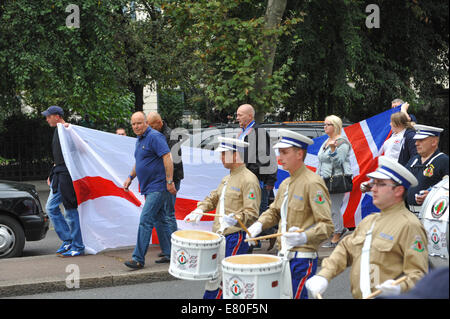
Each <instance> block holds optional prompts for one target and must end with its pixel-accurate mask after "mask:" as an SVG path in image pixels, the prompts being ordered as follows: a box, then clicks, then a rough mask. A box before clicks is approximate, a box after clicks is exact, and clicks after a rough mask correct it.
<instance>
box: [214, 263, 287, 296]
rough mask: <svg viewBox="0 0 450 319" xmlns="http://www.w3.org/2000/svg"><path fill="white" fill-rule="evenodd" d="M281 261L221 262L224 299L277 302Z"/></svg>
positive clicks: (279, 288)
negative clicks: (275, 300)
mask: <svg viewBox="0 0 450 319" xmlns="http://www.w3.org/2000/svg"><path fill="white" fill-rule="evenodd" d="M282 268H283V266H282V260H281V258H280V257H277V256H272V255H263V254H248V255H237V256H230V257H227V258H225V259H224V260H223V261H222V276H223V298H224V299H279V298H280V290H281V287H280V284H281V272H282Z"/></svg>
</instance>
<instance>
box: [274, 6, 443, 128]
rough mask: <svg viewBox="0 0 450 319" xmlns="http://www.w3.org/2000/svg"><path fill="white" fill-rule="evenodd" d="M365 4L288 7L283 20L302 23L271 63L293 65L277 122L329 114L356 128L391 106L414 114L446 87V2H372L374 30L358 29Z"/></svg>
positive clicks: (365, 14) (316, 117)
mask: <svg viewBox="0 0 450 319" xmlns="http://www.w3.org/2000/svg"><path fill="white" fill-rule="evenodd" d="M370 3H371V2H370V1H348V0H338V1H331V0H317V1H297V2H295V1H292V2H289V4H288V8H287V10H286V16H287V17H291V16H294V17H295V16H296V17H303V22H302V23H299V24H298V25H296V30H295V31H294V32H293V35H288V36H284V37H283V38H282V40H281V44H280V47H281V50H279V54H278V56H277V63H278V64H279V65H281V64H283V63H285V61H287V60H288V59H289V58H291V59H294V63H293V64H292V65H291V69H290V72H289V74H288V76H289V77H290V78H291V79H292V80H289V81H288V82H287V83H286V85H285V90H289V91H291V92H293V94H292V95H291V96H290V97H289V98H288V99H287V101H286V107H285V108H284V109H282V113H281V118H283V119H291V120H292V119H296V118H297V119H301V118H303V119H308V120H321V119H323V118H324V117H325V116H326V115H329V114H333V113H335V114H337V115H340V116H342V117H346V118H348V119H350V120H351V121H354V122H356V121H360V120H361V119H363V118H367V117H368V116H370V115H374V114H376V113H379V112H381V111H383V110H385V109H386V108H389V106H390V102H391V101H392V100H393V99H394V98H403V99H404V100H406V101H408V102H409V103H410V104H411V111H412V112H421V110H424V108H426V106H427V104H429V103H431V101H432V100H433V99H434V98H435V96H436V94H437V93H438V92H439V89H442V87H443V85H442V83H444V82H446V81H447V85H448V2H446V1H387V0H385V1H378V2H377V3H378V6H379V8H380V28H368V27H367V26H366V24H365V20H366V18H367V16H368V13H366V12H365V8H366V6H367V5H368V4H370ZM447 118H448V111H447ZM419 119H420V117H419Z"/></svg>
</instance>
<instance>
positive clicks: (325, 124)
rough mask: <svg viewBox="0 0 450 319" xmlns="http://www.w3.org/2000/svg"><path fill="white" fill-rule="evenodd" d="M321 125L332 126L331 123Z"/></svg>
mask: <svg viewBox="0 0 450 319" xmlns="http://www.w3.org/2000/svg"><path fill="white" fill-rule="evenodd" d="M323 126H333V124H328V123H324V124H323Z"/></svg>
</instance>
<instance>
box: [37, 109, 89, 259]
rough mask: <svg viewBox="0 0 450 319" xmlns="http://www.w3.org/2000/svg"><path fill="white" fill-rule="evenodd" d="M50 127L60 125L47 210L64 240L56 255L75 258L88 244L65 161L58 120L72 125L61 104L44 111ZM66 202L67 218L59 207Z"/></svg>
mask: <svg viewBox="0 0 450 319" xmlns="http://www.w3.org/2000/svg"><path fill="white" fill-rule="evenodd" d="M42 115H44V116H45V118H46V120H47V123H48V124H49V125H50V127H56V129H55V132H54V134H53V140H52V152H53V161H54V165H53V167H52V170H51V172H50V176H49V178H48V180H47V183H48V185H49V186H50V195H49V197H48V200H47V205H46V210H47V213H48V215H49V216H50V219H51V221H52V223H53V226H54V227H55V232H56V234H57V235H58V237H59V238H60V239H61V240H62V241H63V243H62V245H61V247H60V248H59V249H58V250H57V251H56V254H57V255H59V256H61V257H75V256H80V255H84V244H83V239H82V237H81V229H80V218H79V215H78V210H77V208H78V202H77V196H76V194H75V190H74V188H73V183H72V178H71V177H70V174H69V171H68V169H67V167H66V164H65V162H64V157H63V154H62V151H61V144H60V142H59V135H58V128H57V125H58V123H60V124H63V125H68V123H66V122H65V121H64V118H63V116H64V111H63V109H62V108H60V107H59V106H56V105H53V106H50V107H49V108H48V109H47V110H45V111H44V112H42ZM61 203H62V204H63V205H64V209H65V217H64V215H63V214H62V213H61V210H60V208H59V205H60V204H61Z"/></svg>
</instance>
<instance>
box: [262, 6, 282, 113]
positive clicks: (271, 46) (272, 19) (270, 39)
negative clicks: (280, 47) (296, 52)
mask: <svg viewBox="0 0 450 319" xmlns="http://www.w3.org/2000/svg"><path fill="white" fill-rule="evenodd" d="M286 5H287V0H269V2H268V3H267V9H266V13H265V17H264V21H265V26H264V29H265V31H266V32H267V31H270V30H274V29H277V28H278V26H279V24H280V23H281V19H282V18H283V14H284V11H285V10H286ZM277 40H278V36H277V35H276V34H271V35H267V36H265V39H264V42H263V44H262V50H263V54H264V61H265V63H264V65H263V66H262V69H261V70H260V73H259V79H257V81H256V84H255V89H256V92H261V93H260V95H262V92H263V90H264V89H265V88H264V86H265V82H266V80H267V78H268V77H269V76H271V75H272V71H273V63H274V59H275V52H276V50H277ZM255 111H256V115H255V121H256V122H262V121H263V120H264V114H265V111H266V110H265V107H264V106H263V105H255Z"/></svg>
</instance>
